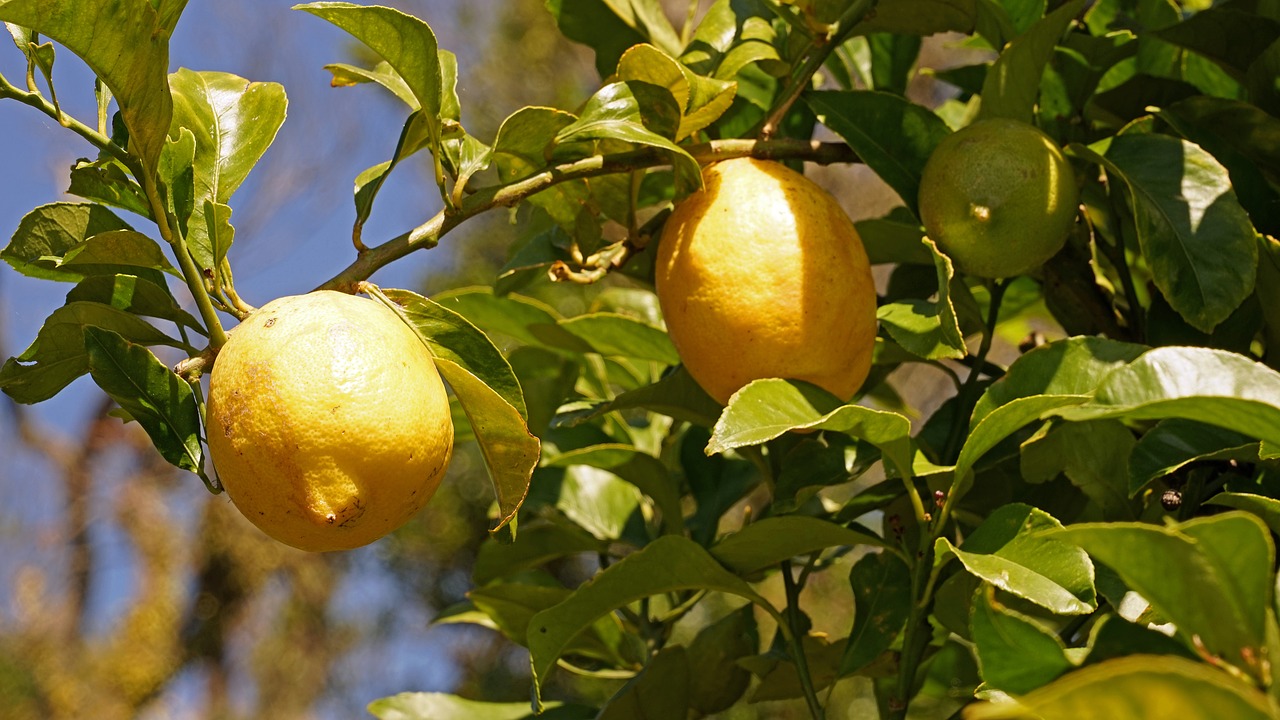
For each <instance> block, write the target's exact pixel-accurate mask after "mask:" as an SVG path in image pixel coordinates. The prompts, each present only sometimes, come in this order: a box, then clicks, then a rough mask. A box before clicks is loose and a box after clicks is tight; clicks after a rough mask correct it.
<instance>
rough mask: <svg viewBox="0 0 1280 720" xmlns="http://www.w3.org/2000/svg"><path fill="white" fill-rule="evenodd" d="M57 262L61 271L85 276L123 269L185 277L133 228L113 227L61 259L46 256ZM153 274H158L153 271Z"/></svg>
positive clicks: (153, 244)
mask: <svg viewBox="0 0 1280 720" xmlns="http://www.w3.org/2000/svg"><path fill="white" fill-rule="evenodd" d="M43 260H46V261H48V260H52V261H53V262H55V263H56V266H57V268H58V269H59V270H66V271H68V272H71V273H78V274H80V275H82V276H84V277H89V276H92V275H109V274H115V273H117V272H120V271H122V270H125V271H132V272H135V273H137V272H140V271H141V272H146V271H148V270H158V271H160V272H166V273H169V274H170V275H173V276H174V277H181V276H182V275H181V273H179V272H178V270H177V268H175V267H173V266H172V265H170V264H169V261H168V259H166V258H165V256H164V252H163V251H162V250H161V249H160V246H159V245H158V244H156V241H155V240H152V239H151V238H149V237H147V236H146V235H143V234H142V233H139V232H135V231H133V230H109V231H107V232H103V233H98V234H97V235H94V236H92V237H90V238H89V239H88V240H85V241H84V242H82V243H80V244H79V245H76V246H75V247H73V248H71V249H70V250H67V252H66V253H65V254H64V255H63V256H62V257H61V258H43ZM148 276H149V278H150V277H158V276H156V275H154V274H149V275H148Z"/></svg>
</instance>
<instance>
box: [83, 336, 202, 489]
mask: <svg viewBox="0 0 1280 720" xmlns="http://www.w3.org/2000/svg"><path fill="white" fill-rule="evenodd" d="M84 346H85V350H86V352H87V354H88V361H89V363H88V364H89V374H90V375H91V376H93V381H94V382H95V383H97V384H98V387H100V388H102V390H103V391H104V392H106V393H107V395H110V396H111V399H112V400H115V401H116V403H117V404H118V405H119V406H120V407H121V408H123V409H124V410H125V411H126V412H128V413H129V416H130V417H132V418H133V419H134V420H135V421H137V423H138V424H139V425H141V426H142V429H143V430H144V431H146V433H147V436H148V437H150V438H151V442H152V443H153V444H154V445H155V446H156V450H159V451H160V455H161V456H162V457H164V459H165V460H168V461H169V462H170V463H171V464H173V465H176V466H177V467H180V468H182V469H183V470H190V471H192V472H195V473H199V472H201V471H202V464H203V454H202V451H201V448H200V426H201V422H200V411H199V409H197V407H196V402H195V393H193V392H192V390H191V386H190V385H189V384H187V382H186V381H184V380H183V379H182V378H180V377H178V376H177V375H175V374H174V373H173V371H171V370H170V369H169V368H167V367H165V365H164V364H163V363H161V362H160V361H159V360H158V359H156V356H155V355H153V354H151V351H150V350H148V349H146V348H145V347H142V346H141V345H135V344H133V343H131V342H129V341H128V340H125V339H124V338H122V337H120V336H119V335H118V334H116V333H114V332H111V331H110V330H102V329H99V328H95V327H86V328H85V329H84Z"/></svg>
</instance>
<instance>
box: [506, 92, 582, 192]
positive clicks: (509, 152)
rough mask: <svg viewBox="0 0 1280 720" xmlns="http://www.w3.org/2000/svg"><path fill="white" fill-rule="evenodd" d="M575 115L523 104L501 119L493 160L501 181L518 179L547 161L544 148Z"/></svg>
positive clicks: (570, 122) (548, 145)
mask: <svg viewBox="0 0 1280 720" xmlns="http://www.w3.org/2000/svg"><path fill="white" fill-rule="evenodd" d="M575 120H577V116H575V115H573V114H572V113H568V112H565V111H564V110H556V109H555V108H546V107H525V108H520V109H519V110H517V111H515V112H514V113H512V114H511V115H510V116H509V117H508V118H507V119H505V120H503V121H502V125H501V126H500V127H499V128H498V135H497V137H496V138H495V139H494V141H493V154H494V163H495V164H496V165H497V167H498V170H499V176H500V177H501V178H502V180H503V181H504V182H509V181H512V180H518V179H520V178H523V177H525V176H527V175H529V174H530V173H532V172H533V171H535V170H538V169H540V168H542V167H545V166H546V164H547V149H548V148H549V147H551V145H552V143H554V142H555V139H556V136H557V135H558V134H559V133H560V131H561V130H563V129H565V128H566V127H568V126H569V125H572V124H573V123H574V121H575Z"/></svg>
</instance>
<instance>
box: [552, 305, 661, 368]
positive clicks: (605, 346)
mask: <svg viewBox="0 0 1280 720" xmlns="http://www.w3.org/2000/svg"><path fill="white" fill-rule="evenodd" d="M560 327H562V328H564V329H565V330H568V331H569V333H570V334H572V335H574V336H576V337H578V338H580V339H581V340H582V341H583V342H585V343H586V344H587V345H588V346H590V347H591V349H592V351H594V352H597V353H600V354H601V355H617V356H621V357H629V358H636V359H637V360H653V361H655V362H660V363H663V364H664V365H675V364H677V363H679V362H680V356H679V355H678V354H677V353H676V348H675V346H674V345H672V344H671V338H670V337H669V336H668V335H667V334H666V333H665V332H663V331H662V330H661V329H659V328H657V327H654V326H652V325H649V324H647V323H645V322H642V321H640V320H637V319H635V318H633V317H630V316H628V315H620V314H618V313H604V312H601V313H590V314H587V315H577V316H574V317H571V318H566V319H564V320H561V321H560Z"/></svg>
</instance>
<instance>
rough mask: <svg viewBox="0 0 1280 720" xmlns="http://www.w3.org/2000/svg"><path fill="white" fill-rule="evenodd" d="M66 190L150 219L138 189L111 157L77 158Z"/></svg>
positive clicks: (147, 205)
mask: <svg viewBox="0 0 1280 720" xmlns="http://www.w3.org/2000/svg"><path fill="white" fill-rule="evenodd" d="M67 192H68V193H70V194H72V195H78V196H80V197H82V198H84V199H86V200H92V201H94V202H98V203H102V204H103V205H110V206H112V207H118V208H120V209H122V210H128V211H129V212H132V213H136V214H138V215H141V216H142V217H145V218H151V204H150V203H149V202H148V201H147V197H146V195H145V194H144V193H143V191H142V188H141V187H140V186H139V185H138V183H137V182H135V181H134V180H133V178H131V177H129V176H128V175H127V174H126V172H125V170H124V167H123V166H121V165H120V163H119V162H117V161H115V160H101V161H98V162H92V163H91V162H88V161H84V160H81V161H78V162H77V163H76V164H75V165H74V166H72V168H71V186H70V187H68V188H67Z"/></svg>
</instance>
